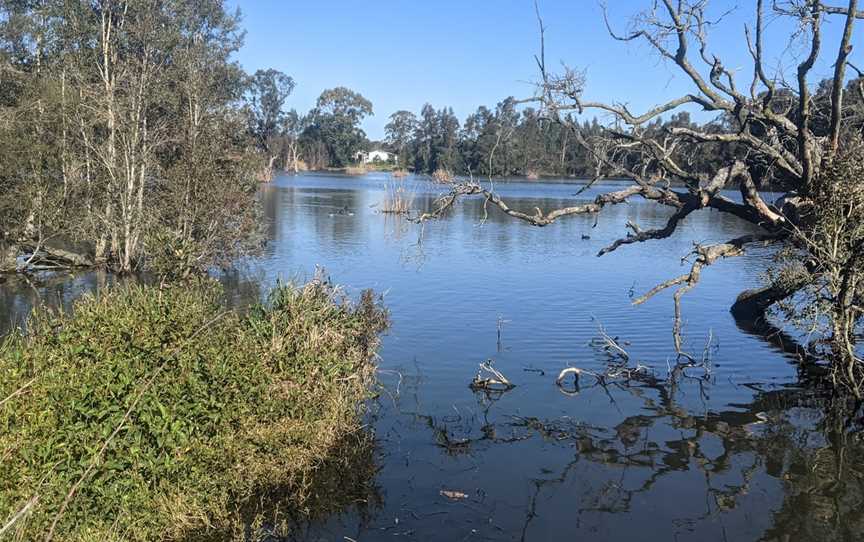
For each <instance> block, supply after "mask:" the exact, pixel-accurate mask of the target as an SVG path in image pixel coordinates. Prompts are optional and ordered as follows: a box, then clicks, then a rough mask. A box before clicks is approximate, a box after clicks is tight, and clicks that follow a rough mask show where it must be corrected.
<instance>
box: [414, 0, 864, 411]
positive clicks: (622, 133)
mask: <svg viewBox="0 0 864 542" xmlns="http://www.w3.org/2000/svg"><path fill="white" fill-rule="evenodd" d="M647 4H648V7H647V8H646V9H644V10H643V11H641V12H639V13H637V14H636V15H635V16H634V17H633V19H632V22H631V25H630V30H629V31H628V32H627V33H620V32H617V31H616V30H615V29H614V24H613V22H612V21H610V19H609V17H608V14H607V15H606V18H605V23H606V26H607V29H608V31H609V35H610V36H611V37H612V38H613V39H615V40H618V41H622V42H643V43H645V44H646V45H647V46H648V47H649V48H650V49H652V50H653V51H654V52H655V53H656V54H657V55H658V56H659V57H660V58H661V59H663V60H664V61H665V62H668V63H669V64H671V65H672V66H673V67H674V68H675V69H676V70H677V71H678V72H680V73H681V74H682V75H683V76H684V77H685V80H686V81H688V82H689V84H690V85H691V86H692V88H693V90H692V92H690V93H687V94H684V95H682V96H678V97H675V98H672V99H670V100H668V101H666V102H664V103H661V104H658V105H656V106H654V107H651V108H649V109H648V110H646V111H644V112H641V113H634V112H632V111H631V110H630V109H629V108H628V107H627V106H626V105H623V104H618V103H605V102H600V101H592V100H589V99H586V98H585V97H584V94H585V93H586V87H587V85H586V80H585V77H584V74H583V73H582V72H580V71H578V70H575V69H571V68H569V67H566V66H565V68H564V69H563V72H562V73H552V72H550V71H548V68H547V64H546V61H545V58H544V57H545V50H546V48H545V39H546V31H547V28H546V26H545V25H544V22H543V20H542V18H541V16H540V10H539V7H538V9H537V18H538V24H539V28H540V41H541V45H540V53H539V56H538V57H537V65H538V69H539V71H540V78H539V80H538V81H537V83H536V92H535V94H534V95H533V96H531V97H530V98H527V99H524V100H520V101H519V103H533V104H537V105H539V106H540V107H541V109H542V113H543V115H544V117H545V118H546V119H547V120H549V121H552V122H555V123H559V124H562V125H564V126H565V127H566V128H567V130H568V133H572V134H573V137H574V138H575V139H576V141H577V142H578V143H579V144H580V145H581V146H582V147H583V148H584V149H585V150H586V151H587V153H588V155H589V156H590V158H591V160H592V161H593V162H594V164H595V168H596V171H597V175H596V176H595V180H596V179H601V178H609V177H615V178H626V179H630V180H631V183H630V185H629V186H627V187H625V188H621V189H617V190H612V191H609V192H605V193H601V194H599V195H597V196H596V197H595V198H594V199H593V200H592V201H589V202H586V203H581V204H578V205H571V206H567V207H562V208H558V209H551V210H549V209H545V210H544V209H540V208H535V209H533V210H520V209H515V208H513V207H511V206H510V204H509V203H508V202H507V201H506V200H505V199H504V198H503V197H502V196H501V195H500V194H499V193H497V192H496V191H495V189H494V184H493V183H491V182H490V183H489V184H488V186H484V184H481V183H479V182H476V181H474V180H473V178H471V179H468V180H463V181H458V180H454V181H452V182H450V183H449V191H448V192H447V193H446V194H444V195H443V196H442V197H441V198H440V199H439V200H438V201H437V202H436V203H435V204H434V205H433V208H432V209H430V210H428V211H427V212H425V213H423V214H421V215H420V216H418V217H417V218H416V221H417V222H419V223H424V222H426V221H429V220H435V219H438V218H441V217H442V216H444V215H445V214H446V213H447V212H448V210H449V209H451V208H452V207H453V206H454V205H456V204H457V202H458V201H459V200H460V199H462V198H465V197H472V196H474V197H480V198H482V199H483V200H484V207H485V206H491V207H493V208H495V209H497V210H498V211H500V212H501V213H503V214H505V215H507V216H510V217H512V218H514V219H517V220H520V221H523V222H525V223H527V224H529V225H532V226H537V227H546V226H550V225H552V224H554V223H555V222H556V221H558V220H560V219H564V218H566V217H570V216H575V215H599V214H600V213H601V212H602V211H603V209H604V208H605V207H606V206H609V205H620V204H622V203H626V202H628V201H630V200H631V199H633V198H641V199H644V200H646V201H648V202H651V203H655V204H657V205H661V206H664V207H668V208H670V209H671V210H672V214H671V216H670V217H669V219H668V220H667V222H666V224H665V225H664V226H662V227H660V228H657V229H650V230H649V229H643V228H641V227H640V226H639V225H638V224H636V223H633V222H629V223H628V224H627V230H628V231H627V233H626V235H624V236H623V237H621V238H619V239H617V240H615V241H614V242H612V243H611V244H610V245H609V246H607V247H606V248H604V249H603V250H601V251H600V252H599V254H598V256H603V255H606V254H609V253H610V252H613V251H616V250H617V249H619V248H621V247H623V246H625V245H631V244H637V243H644V242H651V241H656V240H662V239H666V238H669V237H670V236H672V235H674V234H675V233H676V232H677V231H678V229H679V228H680V226H681V224H682V223H684V222H685V221H686V219H687V218H688V217H689V216H690V215H692V214H694V213H697V212H704V211H716V212H720V213H724V214H729V215H733V216H736V217H738V218H739V219H741V220H743V221H745V222H748V223H750V224H752V225H753V226H755V227H756V228H758V230H759V233H757V234H752V235H747V236H742V237H739V238H736V239H732V240H729V241H727V242H725V243H720V244H716V245H701V244H694V245H695V246H694V250H693V252H692V254H691V255H690V256H691V257H692V263H691V268H690V270H689V272H687V273H686V274H684V275H681V276H679V277H675V278H672V279H670V280H668V281H666V282H664V283H662V284H660V285H658V286H657V287H655V288H654V289H652V290H651V291H649V292H648V293H646V294H645V295H643V296H642V297H640V298H639V299H638V300H637V301H636V303H635V304H637V305H639V304H641V303H644V302H646V301H647V300H649V299H651V298H652V297H654V296H655V295H657V294H658V293H660V292H662V291H664V290H667V289H670V288H675V293H674V295H673V298H674V306H675V319H674V324H673V329H672V334H673V340H674V343H675V349H676V352H677V354H678V355H679V357H682V358H685V359H687V360H689V362H694V361H695V359H694V358H693V356H692V355H691V354H688V353H687V352H685V351H684V350H683V346H682V337H681V333H682V315H681V298H682V297H683V296H684V295H685V294H687V293H688V292H689V291H691V290H693V289H694V288H695V287H696V285H697V284H698V282H699V280H700V279H701V275H702V271H703V270H704V268H705V267H708V266H711V265H712V264H714V263H716V262H717V261H720V260H723V259H727V258H732V257H736V256H740V255H742V254H744V252H745V250H746V249H747V247H748V246H751V245H757V244H761V245H773V246H776V247H783V248H787V249H789V250H791V251H794V252H795V253H796V258H797V260H798V262H803V267H804V268H805V269H806V272H805V273H801V274H799V275H798V276H797V278H796V279H795V280H785V281H779V282H774V283H772V284H769V285H768V286H766V287H765V288H760V289H757V290H752V291H748V292H744V293H743V294H742V295H741V296H739V298H738V300H737V301H736V303H735V306H734V311H735V313H736V315H737V316H739V317H742V316H743V317H748V318H760V317H763V316H764V311H765V310H766V309H767V308H769V307H772V306H773V305H775V304H776V303H778V302H782V301H784V300H786V299H788V298H789V297H790V296H793V295H795V294H798V293H800V292H802V291H808V290H809V292H810V294H811V295H812V297H813V298H814V300H813V301H812V303H813V304H814V305H816V304H820V303H821V304H824V305H826V307H828V310H826V311H823V312H822V314H823V315H827V316H828V317H829V318H831V319H832V320H834V321H836V322H838V324H837V325H836V326H834V329H831V330H828V331H827V334H828V335H830V337H832V339H831V340H832V341H833V343H834V345H835V348H834V350H835V351H834V352H832V353H831V355H830V356H829V357H830V358H832V359H835V360H836V361H837V364H838V367H840V368H842V370H841V371H839V372H838V373H837V375H838V377H837V381H838V386H839V387H843V388H846V389H847V390H848V391H852V392H853V393H854V394H855V395H856V396H860V395H861V393H862V390H864V384H862V382H864V362H862V361H861V359H860V358H859V356H858V355H857V354H856V350H855V342H856V338H855V333H854V332H853V331H852V330H854V329H856V326H857V325H858V324H859V323H860V319H861V317H862V315H864V313H862V311H861V310H860V307H862V305H864V303H862V298H864V287H862V285H864V280H862V278H861V277H862V267H864V266H862V265H861V262H864V255H862V253H864V242H862V241H861V239H864V234H862V233H861V232H860V231H858V230H853V229H849V228H846V229H845V230H843V232H844V233H843V234H842V235H841V234H840V233H839V231H838V230H837V229H836V228H835V229H834V230H833V231H834V235H827V234H825V232H824V231H823V230H825V229H826V228H825V222H824V220H823V217H824V216H827V215H825V212H824V211H825V209H828V210H830V211H831V212H829V213H828V214H829V215H832V216H833V215H838V216H840V215H844V213H845V215H851V214H854V213H855V212H857V211H855V209H857V208H858V206H857V203H855V202H854V201H853V197H854V196H850V189H852V190H851V194H856V193H857V192H859V191H861V190H862V189H864V187H862V186H859V185H855V186H854V187H845V188H844V185H843V180H844V179H845V178H848V177H850V176H852V177H857V176H859V175H858V172H857V171H853V172H850V171H849V168H850V167H851V164H856V163H858V162H860V161H861V160H860V159H861V157H862V156H864V153H862V152H860V151H859V147H860V144H859V143H856V141H858V140H859V139H860V138H861V135H860V133H861V128H862V126H864V114H862V109H861V108H860V107H858V106H857V105H855V104H854V103H853V101H852V100H853V99H854V100H860V99H861V98H862V97H864V95H862V96H858V95H857V94H856V92H857V90H856V89H860V88H861V85H860V81H859V84H850V85H849V86H848V87H847V85H846V82H847V81H846V70H847V67H850V64H849V57H850V54H851V52H852V48H851V40H852V36H853V33H854V29H855V24H856V22H857V20H860V19H862V18H864V17H862V15H861V13H862V12H861V11H859V10H858V2H857V0H849V1H848V3H847V4H846V5H845V6H842V7H841V6H831V5H828V4H826V3H825V2H823V1H821V0H793V1H784V2H773V3H771V5H770V6H766V5H765V2H764V0H757V1H756V3H755V6H754V8H755V9H754V21H753V23H752V24H751V25H750V26H748V27H747V28H746V31H745V33H744V36H743V37H742V38H743V41H744V42H745V43H746V45H747V47H748V50H749V52H750V56H751V61H752V77H750V80H749V85H748V87H747V88H742V87H739V84H740V82H741V81H740V80H741V79H742V76H741V74H740V73H736V72H735V71H734V70H732V69H730V68H728V67H727V66H726V64H724V62H723V61H722V59H721V57H720V55H719V54H718V53H715V52H713V51H714V49H713V48H712V47H711V41H710V36H711V34H712V33H714V32H718V31H720V26H719V25H720V24H721V23H722V21H723V19H724V17H725V15H726V13H720V14H717V13H715V12H714V11H712V10H711V9H710V6H709V2H708V1H707V0H686V1H681V2H673V1H671V0H662V1H659V2H653V3H650V2H649V3H647ZM535 7H536V6H535ZM605 13H606V11H605V9H604V14H605ZM769 17H775V18H782V19H784V20H785V21H788V22H789V23H790V24H792V25H795V26H796V27H797V28H798V30H799V32H798V34H796V35H795V36H793V39H796V40H797V42H798V43H799V44H800V45H801V46H802V48H803V49H804V56H803V58H802V59H801V61H800V63H799V64H798V65H797V67H796V73H795V79H794V83H787V82H786V81H787V79H786V78H784V74H783V73H782V72H781V71H778V72H777V73H774V74H769V73H768V66H767V64H768V60H767V59H766V57H765V53H764V42H765V39H766V37H765V35H766V19H767V18H769ZM831 19H841V20H843V34H842V37H841V39H840V42H839V43H837V44H836V45H834V46H833V48H832V49H833V51H835V52H836V53H835V55H834V58H836V61H835V62H834V71H833V75H832V77H831V78H830V79H828V80H826V81H824V82H822V87H825V88H828V89H830V92H827V93H826V92H823V93H821V94H819V93H814V92H813V91H812V87H813V85H814V82H813V81H812V80H811V78H812V74H813V72H814V67H815V66H816V63H817V60H818V59H819V58H820V56H822V55H823V54H826V53H825V51H828V52H829V53H830V52H831V50H832V49H829V48H828V47H827V43H825V40H824V36H823V27H824V26H825V25H826V24H829V22H828V21H829V20H831ZM784 39H785V38H784ZM709 51H712V52H710V53H709ZM853 69H854V67H853ZM850 93H851V98H850ZM693 106H696V107H699V108H701V109H702V110H703V111H706V112H709V113H714V114H716V115H717V119H718V120H717V121H715V122H711V123H708V124H705V125H702V126H699V125H694V124H689V123H685V124H682V123H678V124H675V123H672V124H670V125H668V126H666V127H664V128H663V129H658V128H657V126H656V125H657V123H656V122H655V121H657V120H658V119H660V118H661V116H664V115H670V114H673V113H676V112H679V111H682V110H686V108H687V107H693ZM588 111H597V112H600V113H603V114H606V115H608V118H609V122H608V123H607V124H606V125H605V126H604V127H603V131H602V135H601V136H600V137H597V136H594V135H590V136H589V135H587V133H583V130H581V129H580V125H579V123H578V122H576V121H574V120H573V117H572V116H570V115H569V113H577V114H583V113H586V112H588ZM826 127H827V128H826ZM701 149H706V152H717V151H718V150H722V151H723V152H726V153H728V155H729V156H731V159H730V161H729V162H728V164H727V165H725V166H722V167H717V168H716V169H715V170H713V171H712V170H708V169H704V168H703V167H701V166H700V164H698V163H695V162H694V161H692V160H690V159H689V157H690V156H692V155H693V154H694V153H698V152H701V151H700V150H701ZM838 170H839V171H838ZM594 182H595V181H591V182H589V183H588V186H593V185H594ZM769 185H772V186H774V187H779V188H780V189H781V190H782V191H783V192H784V194H783V196H782V197H780V198H779V199H777V200H776V201H774V202H768V201H765V199H764V198H763V196H762V193H761V191H760V187H765V186H769ZM673 187H676V188H673ZM820 187H821V188H820ZM729 189H737V190H738V191H739V192H740V200H737V201H736V200H733V199H732V198H730V197H729V196H728V195H727V192H726V190H729ZM820 193H828V194H831V195H832V196H831V197H822V196H820ZM834 211H836V212H834ZM832 243H833V244H832ZM832 246H834V247H837V246H842V247H844V248H843V251H842V253H838V252H837V251H835V250H831V249H830V248H829V247H832ZM832 285H833V286H832ZM844 285H845V286H844Z"/></svg>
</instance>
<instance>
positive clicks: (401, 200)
mask: <svg viewBox="0 0 864 542" xmlns="http://www.w3.org/2000/svg"><path fill="white" fill-rule="evenodd" d="M394 177H395V175H394ZM415 197H416V188H415V187H414V186H413V185H410V184H408V183H407V182H405V181H404V180H402V179H399V178H395V179H391V180H390V181H389V182H388V183H387V186H386V194H385V196H384V201H383V202H381V205H380V206H379V210H380V211H381V212H382V213H389V214H399V215H407V214H408V213H410V212H411V208H412V207H413V206H414V199H415Z"/></svg>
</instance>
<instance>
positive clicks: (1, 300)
mask: <svg viewBox="0 0 864 542" xmlns="http://www.w3.org/2000/svg"><path fill="white" fill-rule="evenodd" d="M4 278H5V280H4V281H3V282H2V283H0V336H3V335H4V334H6V333H8V332H9V331H11V330H12V329H14V328H16V327H19V326H23V325H24V324H26V320H27V318H28V317H29V316H30V311H31V310H32V309H33V308H34V307H37V306H43V307H46V308H50V309H55V308H63V309H69V308H70V307H71V306H72V303H73V302H74V301H75V300H76V299H78V297H80V296H81V295H82V294H84V293H86V292H93V291H98V290H99V289H100V288H103V287H104V286H106V285H108V284H110V283H112V282H114V281H115V280H116V279H114V278H112V277H111V276H110V275H109V274H108V273H105V272H102V271H88V272H85V273H81V274H75V273H69V272H65V271H64V272H59V273H53V272H52V273H37V274H34V275H24V274H21V275H15V276H7V277H4Z"/></svg>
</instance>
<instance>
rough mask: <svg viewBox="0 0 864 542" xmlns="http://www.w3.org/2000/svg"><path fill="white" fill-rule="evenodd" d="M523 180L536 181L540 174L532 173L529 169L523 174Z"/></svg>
mask: <svg viewBox="0 0 864 542" xmlns="http://www.w3.org/2000/svg"><path fill="white" fill-rule="evenodd" d="M525 178H526V179H528V180H529V181H536V180H538V179H539V178H540V174H539V173H537V172H536V171H534V170H533V169H529V170H528V171H527V172H526V173H525Z"/></svg>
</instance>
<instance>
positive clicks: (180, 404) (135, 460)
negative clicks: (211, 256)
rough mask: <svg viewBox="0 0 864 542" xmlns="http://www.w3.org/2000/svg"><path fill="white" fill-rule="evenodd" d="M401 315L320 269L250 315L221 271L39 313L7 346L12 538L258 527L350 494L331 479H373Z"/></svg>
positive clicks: (163, 536)
mask: <svg viewBox="0 0 864 542" xmlns="http://www.w3.org/2000/svg"><path fill="white" fill-rule="evenodd" d="M386 325H387V313H386V311H384V309H382V308H381V306H380V304H379V303H378V301H377V300H376V299H375V298H374V296H373V295H372V294H371V292H366V293H364V294H363V295H362V296H361V298H360V300H359V302H357V303H351V302H349V301H348V300H347V299H346V298H345V297H344V295H343V294H342V293H341V292H340V290H339V289H338V288H335V287H334V286H332V285H330V284H329V283H328V282H326V281H323V280H320V279H316V280H314V281H312V282H310V283H309V284H307V285H305V286H301V287H295V286H291V285H279V286H277V287H276V288H275V289H274V290H273V291H272V292H271V293H270V296H269V299H268V301H267V302H266V303H264V304H262V305H260V306H257V307H254V308H252V309H251V310H250V311H249V312H248V313H247V314H244V315H241V314H238V313H237V312H235V311H226V310H225V309H224V305H223V304H222V303H221V302H220V291H219V289H218V288H217V287H216V286H214V285H213V284H211V283H209V282H205V283H198V284H197V285H196V286H194V287H190V286H189V285H188V284H183V285H176V286H169V287H166V288H163V289H157V288H150V287H141V286H130V287H116V288H115V289H112V290H109V291H103V292H102V293H100V294H99V295H98V296H89V297H85V298H84V299H82V300H80V301H79V302H77V304H76V305H75V308H74V311H73V312H72V313H71V314H62V313H49V312H44V311H39V312H37V313H36V314H35V315H34V316H33V318H32V319H31V321H30V324H29V331H28V333H27V334H26V335H21V334H16V335H13V336H11V337H9V338H7V339H6V340H5V342H4V343H3V345H2V348H0V374H2V379H0V401H2V402H0V451H2V455H3V461H2V463H0V518H3V520H2V521H3V524H0V528H2V529H3V530H4V536H8V537H9V538H10V539H14V540H36V539H44V540H50V539H52V538H53V539H54V540H69V541H74V540H81V541H84V540H95V539H99V540H107V541H110V540H141V541H144V540H148V541H149V540H190V539H196V540H197V539H205V538H207V536H212V537H216V538H219V539H237V540H246V539H248V538H247V535H248V532H247V531H246V529H247V528H249V526H250V525H258V526H262V525H263V526H265V527H267V528H269V529H273V528H276V527H279V526H280V525H283V527H284V525H287V523H286V522H287V521H288V520H289V519H292V518H294V519H296V518H302V517H308V516H310V515H315V514H316V512H322V511H324V512H326V511H333V510H334V507H337V506H339V504H340V503H342V504H347V503H346V502H345V498H351V497H350V495H352V493H350V490H351V488H348V487H343V486H342V485H340V484H336V485H337V486H338V488H337V487H334V482H333V480H330V481H327V482H326V483H323V484H320V483H319V482H320V480H319V481H316V480H317V477H318V475H319V474H321V472H320V471H326V472H329V474H331V475H332V474H334V472H333V471H334V469H335V470H341V471H348V472H350V473H351V476H348V477H346V476H345V473H344V472H342V473H340V474H338V476H337V478H336V479H337V480H348V479H354V480H356V478H355V476H354V475H355V474H357V475H358V476H359V475H360V473H364V472H365V473H366V476H371V471H372V468H371V466H370V457H371V456H370V454H371V451H370V448H369V443H368V441H367V440H366V438H365V437H364V436H363V434H362V432H361V427H360V421H359V418H358V416H359V410H358V408H359V405H361V404H362V400H363V399H364V398H365V397H367V395H368V393H369V386H370V383H371V382H372V379H373V374H374V363H373V358H374V355H375V350H376V347H377V345H378V334H379V333H380V332H381V331H382V330H383V329H384V328H385V327H386ZM348 450H351V451H350V453H347V451H348ZM364 454H365V455H364ZM352 458H353V459H352ZM358 458H359V459H358ZM354 459H358V460H359V461H360V464H358V465H352V464H349V462H350V461H353V460H354ZM337 466H338V467H337ZM355 468H356V469H357V470H356V471H355V470H354V469H355ZM366 483H368V479H367V480H366ZM322 488H323V489H322ZM327 488H330V489H332V490H333V491H332V492H331V493H332V494H328V493H327V491H326V489H327ZM343 490H344V491H346V493H344V496H340V493H343ZM13 520H14V521H13ZM7 522H9V523H7Z"/></svg>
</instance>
